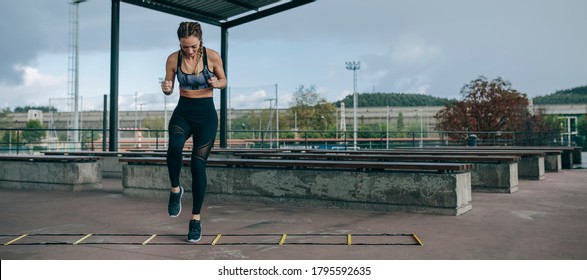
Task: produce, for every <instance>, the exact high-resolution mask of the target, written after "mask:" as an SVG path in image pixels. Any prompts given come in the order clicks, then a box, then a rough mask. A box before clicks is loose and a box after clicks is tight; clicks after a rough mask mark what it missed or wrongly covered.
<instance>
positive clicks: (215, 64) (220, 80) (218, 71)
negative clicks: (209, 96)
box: [206, 49, 227, 89]
mask: <svg viewBox="0 0 587 280" xmlns="http://www.w3.org/2000/svg"><path fill="white" fill-rule="evenodd" d="M206 50H207V51H208V60H209V65H208V67H209V68H210V71H212V72H214V75H215V76H216V77H212V78H210V79H209V80H208V83H209V84H210V85H212V87H213V88H220V89H222V88H225V87H226V83H227V80H226V74H225V73H224V66H223V65H222V58H221V57H220V54H218V52H216V51H214V50H210V49H206Z"/></svg>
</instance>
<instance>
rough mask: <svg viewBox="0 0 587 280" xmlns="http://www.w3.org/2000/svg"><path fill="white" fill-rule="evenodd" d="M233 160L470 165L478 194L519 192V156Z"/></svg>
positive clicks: (277, 156) (325, 155) (284, 156)
mask: <svg viewBox="0 0 587 280" xmlns="http://www.w3.org/2000/svg"><path fill="white" fill-rule="evenodd" d="M233 155H234V156H235V157H240V158H247V159H260V158H265V159H272V158H273V159H290V160H296V159H297V160H300V159H301V160H335V161H340V160H347V161H351V160H352V161H356V160H358V161H384V162H393V161H403V162H435V163H440V162H450V163H470V164H473V165H474V168H473V169H472V170H471V187H472V190H473V191H477V192H499V193H513V192H515V191H517V190H518V162H519V161H520V157H519V156H507V155H487V156H476V155H423V154H419V155H386V154H341V153H336V152H333V153H312V152H304V153H295V152H285V153H284V152H280V153H265V152H235V153H234V154H233Z"/></svg>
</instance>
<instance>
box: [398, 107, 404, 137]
mask: <svg viewBox="0 0 587 280" xmlns="http://www.w3.org/2000/svg"><path fill="white" fill-rule="evenodd" d="M397 131H400V132H401V131H404V113H402V112H399V114H398V115H397Z"/></svg>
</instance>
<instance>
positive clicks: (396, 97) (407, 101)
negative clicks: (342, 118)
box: [334, 93, 455, 108]
mask: <svg viewBox="0 0 587 280" xmlns="http://www.w3.org/2000/svg"><path fill="white" fill-rule="evenodd" d="M358 99H359V104H358V105H359V107H362V108H364V107H385V106H399V107H417V106H444V105H446V104H448V103H451V102H453V101H455V100H453V99H447V98H439V97H433V96H430V95H424V94H417V93H359V95H358ZM341 102H344V104H345V106H346V107H349V106H353V95H352V94H351V95H347V96H346V97H345V98H344V99H343V100H339V101H336V102H334V104H335V105H336V107H340V103H341Z"/></svg>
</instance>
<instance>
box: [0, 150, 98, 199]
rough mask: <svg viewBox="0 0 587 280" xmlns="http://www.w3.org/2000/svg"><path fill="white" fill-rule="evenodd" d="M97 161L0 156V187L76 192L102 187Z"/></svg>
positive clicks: (75, 158)
mask: <svg viewBox="0 0 587 280" xmlns="http://www.w3.org/2000/svg"><path fill="white" fill-rule="evenodd" d="M99 160H100V158H98V157H91V156H33V155H0V162H1V164H0V187H2V188H11V189H46V190H65V191H79V190H88V189H101V188H102V171H101V165H100V164H99Z"/></svg>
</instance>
